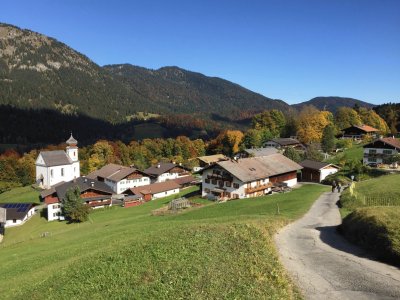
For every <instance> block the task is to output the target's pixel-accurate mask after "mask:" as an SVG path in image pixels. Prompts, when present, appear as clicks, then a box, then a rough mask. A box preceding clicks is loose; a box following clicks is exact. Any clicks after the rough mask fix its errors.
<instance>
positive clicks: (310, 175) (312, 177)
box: [300, 159, 340, 182]
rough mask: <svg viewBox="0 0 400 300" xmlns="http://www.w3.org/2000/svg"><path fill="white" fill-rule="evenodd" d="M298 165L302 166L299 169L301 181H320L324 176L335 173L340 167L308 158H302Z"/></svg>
mask: <svg viewBox="0 0 400 300" xmlns="http://www.w3.org/2000/svg"><path fill="white" fill-rule="evenodd" d="M300 165H301V166H302V167H303V169H302V170H301V181H308V182H321V181H322V180H324V179H325V177H326V176H328V175H331V174H335V173H336V172H337V171H339V169H340V168H339V167H338V166H336V165H334V164H330V163H325V162H320V161H314V160H310V159H306V160H303V161H302V162H301V163H300Z"/></svg>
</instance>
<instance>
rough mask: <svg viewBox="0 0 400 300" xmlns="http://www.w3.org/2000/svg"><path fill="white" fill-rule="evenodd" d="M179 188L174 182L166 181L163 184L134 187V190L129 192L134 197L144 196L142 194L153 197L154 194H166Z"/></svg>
mask: <svg viewBox="0 0 400 300" xmlns="http://www.w3.org/2000/svg"><path fill="white" fill-rule="evenodd" d="M179 188H180V185H179V184H177V183H176V182H175V181H173V180H168V181H165V182H157V183H153V184H148V185H143V186H138V187H134V188H131V189H130V190H131V191H132V193H133V194H135V195H144V194H152V195H154V194H158V193H162V192H167V191H170V190H175V189H179Z"/></svg>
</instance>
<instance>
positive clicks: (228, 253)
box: [0, 185, 328, 299]
mask: <svg viewBox="0 0 400 300" xmlns="http://www.w3.org/2000/svg"><path fill="white" fill-rule="evenodd" d="M196 189H197V188H190V189H186V190H184V191H183V192H182V193H181V194H182V195H185V194H189V193H193V192H194V191H195V190H196ZM327 190H328V187H326V186H320V185H304V186H302V187H301V188H298V189H295V190H293V191H292V192H290V193H286V194H278V195H272V196H265V197H259V198H253V199H243V200H236V201H231V202H227V203H222V204H216V203H213V202H208V201H204V200H199V199H198V200H196V199H194V201H196V202H199V203H203V204H204V203H205V204H207V205H206V206H203V207H201V208H195V209H191V210H189V211H185V212H183V213H180V214H176V215H169V216H152V215H151V212H152V210H154V209H157V208H160V207H163V206H164V205H166V204H167V203H168V202H169V201H170V200H171V198H164V199H159V200H154V201H151V202H149V203H146V204H144V205H141V206H138V207H133V208H120V207H113V208H111V209H104V210H99V211H95V212H94V213H92V214H91V215H90V220H89V221H88V222H86V223H82V224H66V223H65V222H50V223H49V222H47V221H46V220H45V219H44V218H40V217H39V216H38V215H37V216H35V217H33V218H32V219H31V220H30V221H28V222H27V223H26V224H25V225H24V226H21V227H16V228H10V229H7V230H6V235H5V239H4V241H3V243H2V244H0V266H1V274H2V275H1V276H2V280H1V281H0V295H1V298H2V299H26V298H29V299H116V298H118V299H215V298H236V299H265V298H269V299H298V298H301V296H300V295H299V293H298V292H297V289H296V288H295V287H294V286H293V285H292V283H291V281H290V280H289V278H288V276H287V275H286V273H285V271H284V270H283V267H282V266H281V264H280V263H279V261H278V258H277V253H276V250H275V247H274V245H273V239H272V235H273V234H274V233H275V232H276V230H277V229H278V228H279V227H282V226H283V225H285V224H287V223H288V222H290V221H291V220H293V219H296V218H298V217H300V216H301V215H303V214H304V213H305V212H306V211H307V210H308V209H309V207H310V206H311V204H312V203H313V202H314V201H315V200H316V199H317V197H318V196H319V195H320V194H321V193H322V192H326V191H327ZM278 205H279V210H280V214H279V215H278V214H277V206H278ZM45 232H46V233H47V237H41V236H42V235H43V233H45Z"/></svg>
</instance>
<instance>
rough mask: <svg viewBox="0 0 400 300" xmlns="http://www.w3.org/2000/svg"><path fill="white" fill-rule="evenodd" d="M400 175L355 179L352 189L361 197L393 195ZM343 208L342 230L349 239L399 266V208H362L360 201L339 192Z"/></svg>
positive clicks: (398, 187)
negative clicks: (361, 180)
mask: <svg viewBox="0 0 400 300" xmlns="http://www.w3.org/2000/svg"><path fill="white" fill-rule="evenodd" d="M399 183H400V174H396V175H387V176H381V177H378V178H375V179H371V180H367V181H363V182H358V183H357V184H356V187H355V191H356V192H357V193H358V194H359V195H360V196H361V197H362V196H369V197H376V196H380V197H387V196H389V197H392V196H393V195H396V194H397V195H399V193H400V184H399ZM342 197H343V200H344V201H342V203H343V205H344V207H343V208H342V209H341V213H342V216H343V217H344V219H343V225H342V231H343V233H344V235H345V236H346V237H347V238H348V239H349V240H351V241H353V242H355V243H357V244H359V245H361V246H362V247H364V248H366V249H368V250H371V251H372V252H373V253H375V254H376V255H377V256H378V258H381V259H384V260H386V261H389V262H391V263H394V264H396V265H398V266H400V207H383V206H373V207H362V206H363V204H362V203H361V202H359V201H356V200H354V199H352V198H351V197H349V192H348V191H345V192H344V194H343V195H342Z"/></svg>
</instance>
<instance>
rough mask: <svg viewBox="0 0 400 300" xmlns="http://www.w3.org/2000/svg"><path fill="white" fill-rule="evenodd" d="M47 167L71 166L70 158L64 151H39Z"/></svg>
mask: <svg viewBox="0 0 400 300" xmlns="http://www.w3.org/2000/svg"><path fill="white" fill-rule="evenodd" d="M39 155H41V156H42V158H43V160H44V163H45V165H46V166H47V167H54V166H62V165H70V164H72V160H71V158H70V157H69V156H68V155H67V153H65V151H64V150H54V151H41V152H40V154H39Z"/></svg>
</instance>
